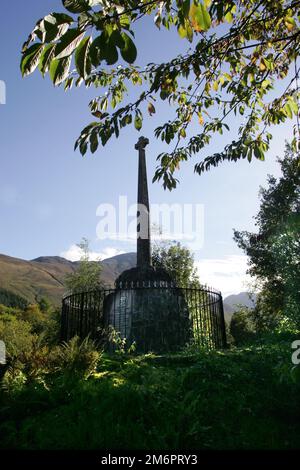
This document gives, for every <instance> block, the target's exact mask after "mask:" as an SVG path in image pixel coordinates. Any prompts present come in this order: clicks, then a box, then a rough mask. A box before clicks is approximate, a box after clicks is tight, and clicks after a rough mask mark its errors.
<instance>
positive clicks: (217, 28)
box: [21, 0, 300, 190]
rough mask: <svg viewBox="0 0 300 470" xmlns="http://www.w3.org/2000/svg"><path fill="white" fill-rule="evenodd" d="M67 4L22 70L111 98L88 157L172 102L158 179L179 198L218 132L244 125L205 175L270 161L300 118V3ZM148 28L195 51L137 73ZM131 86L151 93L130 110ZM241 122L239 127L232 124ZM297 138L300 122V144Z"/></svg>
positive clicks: (84, 141)
mask: <svg viewBox="0 0 300 470" xmlns="http://www.w3.org/2000/svg"><path fill="white" fill-rule="evenodd" d="M62 3H63V6H64V8H65V10H67V12H68V14H66V13H65V12H64V13H51V14H49V15H47V16H46V17H45V18H43V19H42V20H40V21H38V22H37V24H36V26H35V28H34V29H33V31H32V33H31V34H30V35H29V38H28V40H27V41H26V42H25V44H24V46H23V53H22V61H21V71H22V74H23V76H26V75H29V74H31V73H32V72H34V70H35V69H37V67H38V68H39V70H40V72H41V74H42V75H43V76H45V75H46V74H47V73H49V75H50V78H51V80H52V81H53V83H54V85H56V86H59V85H62V84H63V85H64V88H65V90H68V89H70V88H71V87H72V86H73V85H75V86H77V87H78V86H80V85H81V84H83V83H84V84H85V85H86V86H87V87H89V86H91V85H94V86H95V87H96V88H102V89H103V93H102V94H101V96H97V97H95V98H94V99H93V100H92V101H91V102H90V110H91V113H92V115H93V116H94V120H93V122H91V123H90V124H89V125H88V126H86V127H85V128H84V129H83V131H82V132H81V135H80V136H79V138H78V140H77V142H76V145H75V148H77V147H79V150H80V152H81V153H82V155H85V154H86V152H87V150H88V148H89V149H90V151H91V152H92V153H94V152H95V151H96V150H97V148H98V145H99V143H101V144H102V145H103V146H104V145H105V144H106V143H107V141H108V140H109V139H110V138H111V137H112V136H113V135H114V136H116V137H118V136H119V133H120V130H121V129H122V128H125V127H126V126H128V125H131V124H133V125H134V127H135V128H136V129H137V130H138V131H140V130H141V128H142V125H143V117H144V115H145V111H146V113H148V114H149V115H150V116H152V115H153V114H155V112H156V109H155V103H156V101H157V100H162V101H164V102H168V103H169V104H170V105H171V109H172V110H173V111H174V116H173V118H172V119H170V120H169V121H168V122H166V123H163V124H162V125H160V126H158V127H157V128H156V130H155V136H156V137H157V138H159V139H161V141H162V142H165V143H166V144H167V145H168V146H170V145H171V143H172V145H173V147H172V149H171V150H168V152H163V153H161V154H160V155H158V157H157V160H158V166H157V170H156V173H155V175H154V180H162V182H163V185H164V187H165V188H168V189H170V190H171V189H172V188H175V187H176V184H177V181H178V180H177V179H176V178H175V176H174V174H175V172H176V171H177V170H178V169H179V166H180V163H181V162H184V161H187V160H189V159H190V158H191V157H193V156H194V154H197V153H198V152H199V151H200V150H201V149H204V148H205V147H206V146H208V145H209V144H210V142H211V139H212V137H213V135H214V133H215V132H219V133H220V134H223V132H224V131H229V124H230V123H232V121H236V120H237V122H240V121H243V122H242V123H241V125H240V127H239V130H238V135H237V138H236V139H235V140H232V141H231V142H230V140H229V141H228V144H227V145H226V146H225V148H224V149H222V150H221V151H220V152H218V153H215V154H213V155H208V156H206V157H205V158H204V159H202V160H200V161H198V162H197V163H196V165H195V172H196V173H199V174H201V173H202V172H204V171H206V170H209V169H210V168H211V167H215V166H217V165H218V164H219V163H220V162H222V161H224V160H229V161H237V160H238V159H241V158H244V159H245V158H247V159H248V160H249V162H250V161H251V160H252V159H253V158H257V159H259V160H263V159H264V155H265V152H266V151H267V150H268V148H269V143H270V139H271V137H272V136H271V134H270V132H269V127H270V126H272V125H274V124H280V123H282V122H284V121H286V119H287V118H293V117H294V116H296V115H297V114H298V97H299V84H298V75H299V67H298V65H297V57H298V54H299V49H300V46H299V35H300V29H299V20H300V10H299V8H300V2H299V1H297V0H277V1H276V2H273V1H271V0H159V1H158V0H152V1H150V0H140V1H133V0H115V1H113V2H109V1H108V0H63V1H62ZM70 14H71V15H70ZM143 19H144V20H145V21H147V19H148V20H149V19H151V20H153V19H154V21H155V24H156V26H157V27H158V28H162V27H163V28H166V29H171V28H176V29H177V31H178V34H179V36H180V37H181V38H183V39H184V40H187V41H188V42H189V44H188V45H189V49H188V50H187V52H186V54H180V55H178V56H176V57H174V58H173V59H172V60H170V61H168V62H165V63H158V64H155V63H150V64H148V66H147V67H142V68H141V67H139V66H138V65H133V64H135V62H136V58H137V54H138V51H137V48H136V45H135V44H134V27H135V24H136V23H137V22H138V21H141V20H143ZM92 33H93V34H94V35H92ZM32 43H33V44H32ZM119 54H120V55H121V58H120V57H119ZM73 59H74V67H73V66H72V63H73V62H72V60H73ZM117 64H118V66H117ZM280 80H283V86H282V87H279V89H280V91H278V90H277V94H276V93H274V91H273V90H274V85H275V84H276V83H277V82H278V81H280ZM132 85H133V86H136V85H142V92H141V93H140V94H139V96H138V98H137V99H134V98H133V100H132V101H130V99H129V100H128V101H126V97H127V95H128V92H129V91H130V89H129V87H132ZM133 96H134V93H133ZM233 114H234V115H235V116H241V117H240V119H232V115H233ZM195 123H196V124H197V126H199V128H200V131H199V133H197V134H196V135H194V134H193V132H192V130H191V129H192V127H193V126H192V124H195ZM297 130H298V132H299V122H298V126H296V128H295V135H296V131H297ZM294 145H295V147H296V145H297V142H296V138H295V140H294ZM299 145H300V144H299Z"/></svg>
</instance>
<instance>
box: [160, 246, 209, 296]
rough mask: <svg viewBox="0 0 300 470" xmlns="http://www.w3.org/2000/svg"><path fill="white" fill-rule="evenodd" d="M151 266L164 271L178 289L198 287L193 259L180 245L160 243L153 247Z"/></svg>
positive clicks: (186, 249)
mask: <svg viewBox="0 0 300 470" xmlns="http://www.w3.org/2000/svg"><path fill="white" fill-rule="evenodd" d="M152 264H153V266H154V267H156V268H163V269H165V270H166V271H167V272H168V274H169V275H170V276H171V278H172V279H174V281H175V282H176V284H177V285H178V286H179V287H199V285H200V282H199V278H198V274H197V269H196V267H195V264H194V257H193V255H192V253H191V252H190V250H189V249H188V248H185V247H184V246H181V244H180V243H161V244H157V245H155V246H154V249H153V253H152Z"/></svg>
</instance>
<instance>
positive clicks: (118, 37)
mask: <svg viewBox="0 0 300 470" xmlns="http://www.w3.org/2000/svg"><path fill="white" fill-rule="evenodd" d="M109 41H110V43H112V44H113V45H114V46H118V48H119V49H123V47H125V42H124V39H123V37H122V34H121V33H120V31H118V30H114V31H113V32H112V33H111V35H110V38H109Z"/></svg>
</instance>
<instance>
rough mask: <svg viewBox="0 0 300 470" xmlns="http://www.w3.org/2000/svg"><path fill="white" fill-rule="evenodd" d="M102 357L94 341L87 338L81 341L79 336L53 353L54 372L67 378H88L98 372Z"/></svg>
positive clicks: (58, 347)
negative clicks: (60, 373) (58, 372)
mask: <svg viewBox="0 0 300 470" xmlns="http://www.w3.org/2000/svg"><path fill="white" fill-rule="evenodd" d="M100 357H101V353H100V352H99V351H97V347H96V344H95V343H94V342H93V341H92V340H90V339H89V338H85V339H84V340H83V341H81V340H80V338H79V337H78V336H74V338H72V339H71V340H70V341H69V342H64V343H63V344H62V345H60V346H57V347H56V348H55V349H54V350H53V351H52V355H51V361H52V364H53V368H54V370H56V371H60V372H62V373H64V374H65V375H66V376H70V377H71V376H82V377H84V378H87V377H88V376H89V375H90V374H91V373H92V372H94V371H95V370H96V366H97V364H98V361H99V359H100Z"/></svg>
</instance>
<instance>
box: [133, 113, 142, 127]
mask: <svg viewBox="0 0 300 470" xmlns="http://www.w3.org/2000/svg"><path fill="white" fill-rule="evenodd" d="M142 126H143V118H142V116H140V115H138V114H136V115H135V118H134V127H135V128H136V130H137V131H140V130H141V129H142Z"/></svg>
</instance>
